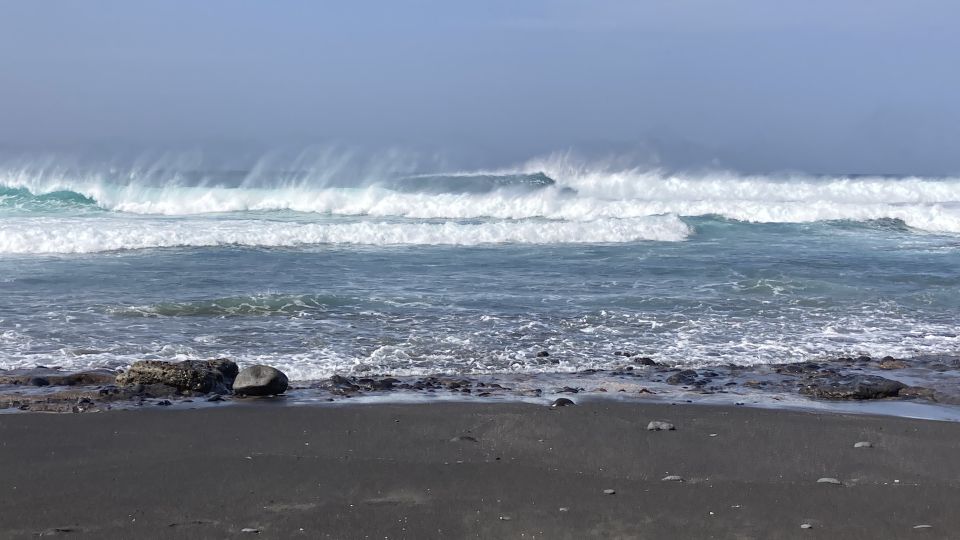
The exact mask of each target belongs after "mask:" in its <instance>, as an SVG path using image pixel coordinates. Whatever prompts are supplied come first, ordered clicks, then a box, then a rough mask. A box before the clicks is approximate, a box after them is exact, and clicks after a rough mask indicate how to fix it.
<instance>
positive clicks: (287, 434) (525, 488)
mask: <svg viewBox="0 0 960 540" xmlns="http://www.w3.org/2000/svg"><path fill="white" fill-rule="evenodd" d="M258 405H264V406H236V407H227V408H212V407H211V408H203V409H200V410H190V411H186V410H166V409H165V408H158V407H151V408H147V409H141V410H136V411H133V410H116V411H112V412H111V413H110V414H95V415H39V414H14V415H2V416H0V489H4V490H7V494H8V495H7V496H6V497H5V498H4V502H3V503H2V506H3V511H2V512H0V535H2V536H4V537H11V538H21V537H22V538H29V537H35V536H36V535H38V534H44V535H45V534H51V533H56V534H65V535H69V536H70V537H89V538H124V537H151V538H154V537H156V538H189V537H205V538H227V537H231V538H235V537H236V536H238V535H240V534H241V530H242V529H244V528H247V529H256V530H258V531H259V532H260V535H261V536H260V537H267V538H275V537H297V536H302V537H305V538H311V537H319V538H326V537H329V538H365V537H367V536H368V535H374V534H376V535H377V536H376V537H380V538H383V537H388V538H461V537H481V538H496V537H521V535H524V536H523V537H530V538H586V537H598V538H600V537H603V538H610V537H614V538H666V537H694V538H705V537H717V538H729V537H737V538H811V537H815V538H836V537H844V538H876V537H892V538H899V537H914V536H917V535H922V536H924V537H929V538H949V537H951V536H955V533H956V531H957V530H960V515H957V514H956V512H955V511H954V509H953V501H955V500H957V498H958V496H960V462H958V461H957V460H956V456H955V454H956V441H957V440H960V424H958V423H954V422H931V421H924V420H912V419H906V418H896V417H884V416H872V415H850V414H844V413H829V414H820V413H815V412H798V411H787V410H769V409H761V408H752V407H726V406H719V405H711V406H690V405H686V404H680V405H669V404H659V403H639V402H619V401H613V400H596V401H594V400H587V401H585V402H583V403H581V404H578V405H576V406H568V407H562V408H555V409H551V408H549V407H544V406H538V405H533V404H524V403H506V402H504V403H481V402H473V403H464V402H460V403H453V402H433V403H421V404H376V405H369V404H360V403H358V404H355V405H352V406H347V407H344V406H330V407H296V406H278V407H271V406H266V403H262V402H261V403H258ZM654 420H662V421H667V422H670V423H672V424H674V425H675V426H676V429H675V430H673V431H648V430H647V429H646V428H647V424H648V422H650V421H654ZM862 441H867V442H870V443H871V445H872V447H870V448H854V444H855V443H857V442H862ZM670 476H680V477H682V478H683V481H664V480H662V479H663V478H666V477H670ZM820 478H836V479H837V480H839V481H840V482H841V484H840V485H834V484H830V483H823V482H821V483H818V482H817V481H818V480H819V479H820ZM604 490H614V491H615V493H613V494H605V493H604ZM561 509H565V510H561ZM804 524H806V525H810V527H811V528H810V529H801V525H804ZM924 525H928V526H929V527H923V528H919V529H918V528H915V527H917V526H924ZM301 529H302V530H301ZM370 537H374V536H370Z"/></svg>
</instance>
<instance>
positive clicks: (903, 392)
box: [897, 386, 937, 401]
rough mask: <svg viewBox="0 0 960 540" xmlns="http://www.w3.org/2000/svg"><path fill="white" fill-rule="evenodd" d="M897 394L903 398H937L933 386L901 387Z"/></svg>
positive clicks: (933, 399)
mask: <svg viewBox="0 0 960 540" xmlns="http://www.w3.org/2000/svg"><path fill="white" fill-rule="evenodd" d="M897 395H898V396H900V397H905V398H919V399H929V400H931V401H936V400H937V392H936V390H934V389H933V388H925V387H923V386H907V387H905V388H901V389H900V392H899V393H898V394H897Z"/></svg>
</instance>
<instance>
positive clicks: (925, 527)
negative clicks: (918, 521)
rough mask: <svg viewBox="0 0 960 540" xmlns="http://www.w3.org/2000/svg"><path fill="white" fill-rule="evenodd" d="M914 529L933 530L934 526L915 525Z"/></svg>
mask: <svg viewBox="0 0 960 540" xmlns="http://www.w3.org/2000/svg"><path fill="white" fill-rule="evenodd" d="M913 528H914V529H932V528H933V525H914V526H913Z"/></svg>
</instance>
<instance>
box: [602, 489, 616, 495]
mask: <svg viewBox="0 0 960 540" xmlns="http://www.w3.org/2000/svg"><path fill="white" fill-rule="evenodd" d="M616 493H617V490H615V489H605V490H603V494H604V495H614V494H616Z"/></svg>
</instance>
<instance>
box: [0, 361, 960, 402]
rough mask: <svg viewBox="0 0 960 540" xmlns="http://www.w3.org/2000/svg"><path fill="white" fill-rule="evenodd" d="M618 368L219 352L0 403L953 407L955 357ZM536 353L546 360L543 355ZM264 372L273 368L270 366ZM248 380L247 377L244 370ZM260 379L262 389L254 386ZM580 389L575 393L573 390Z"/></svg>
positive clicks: (36, 371) (957, 372) (9, 377)
mask: <svg viewBox="0 0 960 540" xmlns="http://www.w3.org/2000/svg"><path fill="white" fill-rule="evenodd" d="M615 354H616V356H618V357H621V358H622V359H623V363H622V366H620V367H619V368H617V369H613V370H584V371H578V372H572V373H540V374H529V373H525V374H487V375H470V376H457V375H430V376H396V377H394V376H386V375H376V376H374V375H366V374H363V373H360V374H350V373H345V374H343V375H334V376H332V377H331V378H329V379H325V380H321V381H308V382H304V381H297V382H293V383H289V384H288V381H287V380H286V376H285V375H284V374H283V373H281V372H279V371H278V370H275V369H273V368H270V367H269V366H249V367H247V368H246V370H252V371H249V373H251V374H252V373H254V372H256V375H257V376H258V377H261V379H257V380H254V381H253V383H254V385H253V386H251V383H250V381H249V380H248V381H247V382H242V384H240V385H239V386H238V385H237V383H236V381H237V379H238V376H240V375H241V373H242V372H241V370H240V369H239V366H237V364H236V363H234V362H233V361H231V360H228V359H213V360H205V361H198V360H189V361H184V362H161V361H142V362H136V363H134V364H133V365H132V366H131V367H130V368H128V369H127V370H125V371H111V370H106V369H99V370H90V371H80V372H69V371H64V370H61V369H59V368H57V367H47V366H37V367H36V368H33V369H17V370H0V409H3V410H7V411H11V410H20V411H36V412H98V411H104V410H109V409H113V408H135V407H144V406H171V405H178V406H181V405H188V406H194V407H195V406H200V405H208V404H209V405H211V406H215V405H221V404H225V403H229V402H250V401H251V399H253V398H256V397H264V396H267V397H271V398H277V399H283V400H287V401H290V402H330V401H346V400H349V399H354V398H365V397H382V396H393V397H397V398H403V397H411V398H417V397H418V396H420V397H431V398H432V397H443V398H453V399H458V400H465V399H478V400H491V399H493V400H496V399H506V400H517V399H521V400H530V399H542V400H543V401H544V403H549V402H551V401H552V400H553V399H556V398H557V397H560V396H563V397H566V398H567V399H571V398H573V399H574V400H578V399H579V398H582V397H585V396H605V395H606V396H610V397H617V398H621V399H651V398H660V399H665V400H689V399H690V398H697V397H702V396H710V397H712V398H713V399H719V400H721V402H729V403H731V404H742V401H749V400H751V399H757V398H762V399H766V400H767V401H770V400H774V401H778V400H790V401H793V402H796V401H797V400H800V401H801V402H802V401H803V400H810V401H813V402H820V401H872V400H885V401H890V400H899V401H918V402H924V403H936V404H941V405H948V406H949V405H960V388H958V385H957V384H956V381H957V380H958V377H960V358H958V357H952V356H940V357H916V358H909V359H898V358H893V357H889V356H887V357H881V358H872V357H869V356H858V357H841V358H834V359H828V360H824V361H819V362H799V363H790V364H778V365H764V366H750V367H744V366H737V365H732V364H731V365H720V366H711V367H708V368H689V367H679V366H675V365H669V364H665V363H660V362H657V361H655V360H653V359H651V358H647V357H643V356H639V355H634V354H631V353H629V352H625V351H618V352H616V353H615ZM536 358H537V359H538V360H539V361H541V362H543V363H544V365H545V367H546V366H548V365H549V364H550V363H551V357H550V353H549V352H548V351H542V352H540V353H537V355H536ZM271 370H272V371H271ZM241 378H245V379H248V378H249V377H247V376H246V375H244V377H241ZM257 384H261V386H257ZM578 394H579V395H580V396H579V398H575V397H574V396H575V395H578Z"/></svg>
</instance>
